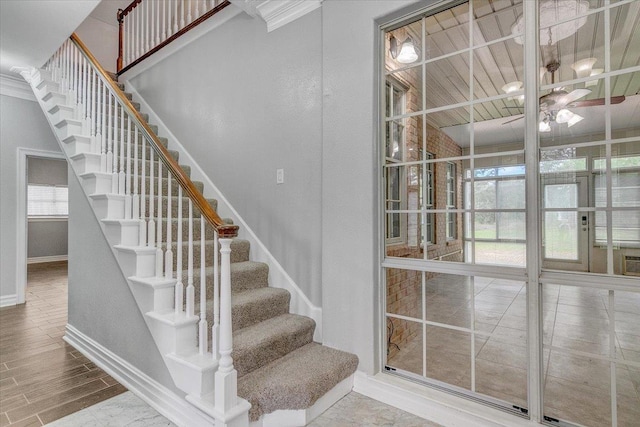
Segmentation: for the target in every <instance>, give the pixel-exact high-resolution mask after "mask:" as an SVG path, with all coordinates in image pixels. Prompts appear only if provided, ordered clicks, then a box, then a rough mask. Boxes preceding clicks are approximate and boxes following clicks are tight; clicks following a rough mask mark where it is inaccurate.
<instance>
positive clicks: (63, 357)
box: [0, 262, 126, 427]
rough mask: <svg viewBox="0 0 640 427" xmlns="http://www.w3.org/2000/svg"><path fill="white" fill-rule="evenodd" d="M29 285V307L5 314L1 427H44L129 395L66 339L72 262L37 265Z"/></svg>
mask: <svg viewBox="0 0 640 427" xmlns="http://www.w3.org/2000/svg"><path fill="white" fill-rule="evenodd" d="M27 281H28V284H27V303H26V304H22V305H18V306H15V307H5V308H2V309H0V427H5V426H12V427H18V426H20V427H26V426H29V427H30V426H42V425H45V424H47V423H49V422H51V421H54V420H57V419H59V418H62V417H64V416H66V415H69V414H71V413H73V412H76V411H79V410H80V409H83V408H86V407H88V406H91V405H94V404H96V403H98V402H101V401H103V400H106V399H108V398H110V397H113V396H116V395H118V394H120V393H122V392H124V391H126V388H124V387H123V386H122V385H120V384H118V383H117V382H116V381H115V380H114V379H113V378H111V377H110V376H108V375H107V374H106V373H105V372H103V371H102V370H101V369H99V368H98V367H96V366H95V365H94V364H93V363H92V362H91V361H90V360H89V359H87V358H86V357H84V356H83V355H82V354H80V353H79V352H77V351H76V350H75V349H74V348H73V347H71V346H70V345H68V344H67V343H65V342H64V341H63V340H62V336H63V335H64V329H65V326H66V324H67V263H66V262H55V263H44V264H32V265H30V266H29V269H28V280H27Z"/></svg>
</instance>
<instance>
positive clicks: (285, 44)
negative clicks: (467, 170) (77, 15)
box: [132, 0, 415, 373]
mask: <svg viewBox="0 0 640 427" xmlns="http://www.w3.org/2000/svg"><path fill="white" fill-rule="evenodd" d="M411 4H414V5H415V2H411V1H344V0H343V1H336V0H326V1H325V2H324V3H323V6H322V8H321V9H320V10H317V11H315V12H313V13H311V14H309V15H306V16H305V17H303V18H301V19H299V20H297V21H294V22H293V23H291V24H288V25H286V26H284V27H282V28H280V29H278V30H276V31H273V32H271V33H267V32H266V29H265V25H264V23H263V22H261V21H260V20H257V19H256V20H252V19H251V18H249V17H247V16H246V15H244V14H242V15H239V16H238V17H236V18H234V19H233V20H232V21H230V22H229V23H227V24H225V25H224V26H222V27H221V28H218V29H216V30H214V31H212V32H210V33H208V34H207V35H205V36H203V37H202V38H200V39H199V40H198V41H196V42H194V43H193V44H191V45H190V46H188V47H187V48H186V49H183V50H181V51H180V52H178V53H176V54H175V55H173V56H171V57H169V58H167V59H165V60H164V61H162V62H161V63H159V64H158V65H156V66H155V67H153V68H151V69H150V70H148V71H147V72H144V73H142V74H141V75H139V76H138V77H136V78H135V79H133V81H132V84H133V85H134V87H136V89H137V90H138V91H139V92H140V94H141V95H142V96H143V97H144V98H145V100H146V101H147V102H148V103H149V105H150V106H151V108H153V109H154V111H155V112H156V113H157V114H158V115H159V116H160V117H161V119H162V120H163V121H164V122H165V124H166V125H167V126H168V127H169V128H170V129H171V130H172V132H173V133H174V134H175V135H176V136H177V138H178V139H179V140H180V141H181V142H182V143H183V144H184V145H185V148H186V149H187V150H188V151H190V153H191V154H192V155H193V157H194V158H196V159H198V162H199V163H200V166H202V168H203V170H204V171H205V173H207V174H208V175H209V177H210V178H211V179H212V181H213V182H214V183H215V184H216V185H217V186H218V187H219V188H220V189H221V191H222V192H223V193H224V194H225V196H226V197H227V198H228V199H229V201H230V202H231V204H232V205H233V206H234V207H235V208H236V210H237V211H238V212H239V213H240V215H242V216H243V217H244V219H245V220H246V221H247V223H248V224H249V226H250V227H252V228H253V229H254V231H256V233H257V235H258V237H259V238H260V239H261V240H262V241H263V242H264V243H265V244H266V246H267V247H268V249H269V250H270V251H271V252H272V253H273V254H274V255H275V257H276V258H277V259H278V260H279V261H280V263H281V264H282V265H283V266H284V268H285V269H286V270H287V272H289V274H290V275H291V276H292V277H293V279H294V280H295V281H296V282H297V284H298V286H300V288H301V289H302V290H303V291H304V292H305V293H306V294H307V296H308V297H309V298H310V299H311V301H312V302H313V303H314V304H316V305H321V306H322V309H323V338H324V342H325V344H328V345H330V346H334V347H338V348H341V349H345V350H348V351H351V352H353V353H356V354H357V355H358V356H359V357H360V369H361V370H363V371H365V372H367V373H373V372H375V370H376V369H377V367H378V362H377V351H378V350H377V347H378V345H377V339H376V336H377V331H378V325H377V322H378V320H377V317H376V316H377V306H376V304H377V302H378V301H379V298H378V286H377V283H378V274H379V273H378V267H377V262H378V246H377V245H378V239H377V234H378V215H377V211H378V200H377V177H378V175H379V174H378V170H377V164H378V162H377V149H376V145H377V141H376V129H377V126H378V125H377V111H376V102H377V100H376V97H375V95H376V93H377V83H376V78H377V73H376V66H377V62H376V58H377V55H378V50H377V47H376V40H377V34H378V33H377V28H378V27H377V24H376V20H379V19H381V18H382V17H384V16H386V15H389V14H390V13H392V12H393V13H394V14H395V13H398V12H397V11H398V9H400V8H402V7H406V6H407V5H411ZM276 168H284V169H285V184H284V185H281V186H276V185H275V169H276Z"/></svg>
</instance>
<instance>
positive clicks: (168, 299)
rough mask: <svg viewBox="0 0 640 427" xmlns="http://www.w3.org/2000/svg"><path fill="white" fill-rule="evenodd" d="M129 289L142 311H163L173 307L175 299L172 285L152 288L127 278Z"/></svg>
mask: <svg viewBox="0 0 640 427" xmlns="http://www.w3.org/2000/svg"><path fill="white" fill-rule="evenodd" d="M129 284H130V285H131V290H132V292H133V294H134V296H135V297H136V301H137V302H138V306H139V307H140V311H141V312H142V313H148V312H150V311H164V310H169V309H172V308H173V303H174V301H175V290H174V287H173V286H171V287H165V288H154V287H152V286H149V285H146V284H143V283H138V282H136V281H135V280H129Z"/></svg>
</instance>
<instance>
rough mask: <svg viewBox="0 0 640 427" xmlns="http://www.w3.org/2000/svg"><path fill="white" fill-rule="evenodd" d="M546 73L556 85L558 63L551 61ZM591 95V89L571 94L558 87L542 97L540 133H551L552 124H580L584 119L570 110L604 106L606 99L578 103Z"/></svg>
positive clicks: (619, 98) (616, 98)
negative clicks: (549, 74)
mask: <svg viewBox="0 0 640 427" xmlns="http://www.w3.org/2000/svg"><path fill="white" fill-rule="evenodd" d="M545 68H546V71H547V72H549V73H551V84H554V83H555V72H556V71H557V70H558V69H559V68H560V63H559V62H558V61H555V60H554V61H551V62H549V63H548V64H547V65H546V67H545ZM590 93H591V90H590V89H574V90H573V91H571V92H567V91H566V90H564V87H562V86H560V87H556V88H553V89H551V92H549V93H547V94H546V95H542V96H541V97H540V99H539V102H538V104H539V106H540V107H539V108H540V122H539V126H538V129H539V130H540V132H550V131H551V123H567V125H568V127H571V126H573V125H575V124H576V123H579V122H580V121H582V120H583V119H584V117H582V116H580V115H579V114H575V113H573V112H572V111H571V110H569V108H575V107H592V106H595V105H604V104H605V98H598V99H589V100H583V101H578V100H579V99H580V98H583V97H585V96H587V95H588V94H590ZM624 100H625V97H624V95H623V96H613V97H611V102H610V104H619V103H621V102H622V101H624ZM504 108H505V109H513V108H517V109H522V108H523V107H504ZM522 118H524V116H521V117H517V118H515V119H512V120H509V121H506V122H504V123H502V124H503V125H506V124H509V123H512V122H515V121H517V120H520V119H522Z"/></svg>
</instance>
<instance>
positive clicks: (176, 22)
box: [173, 0, 180, 34]
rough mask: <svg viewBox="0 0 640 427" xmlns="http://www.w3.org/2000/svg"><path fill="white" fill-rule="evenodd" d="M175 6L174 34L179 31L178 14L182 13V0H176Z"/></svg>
mask: <svg viewBox="0 0 640 427" xmlns="http://www.w3.org/2000/svg"><path fill="white" fill-rule="evenodd" d="M174 4H175V5H176V8H175V12H176V13H175V16H174V17H173V34H175V33H177V32H178V15H179V13H180V0H174Z"/></svg>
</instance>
